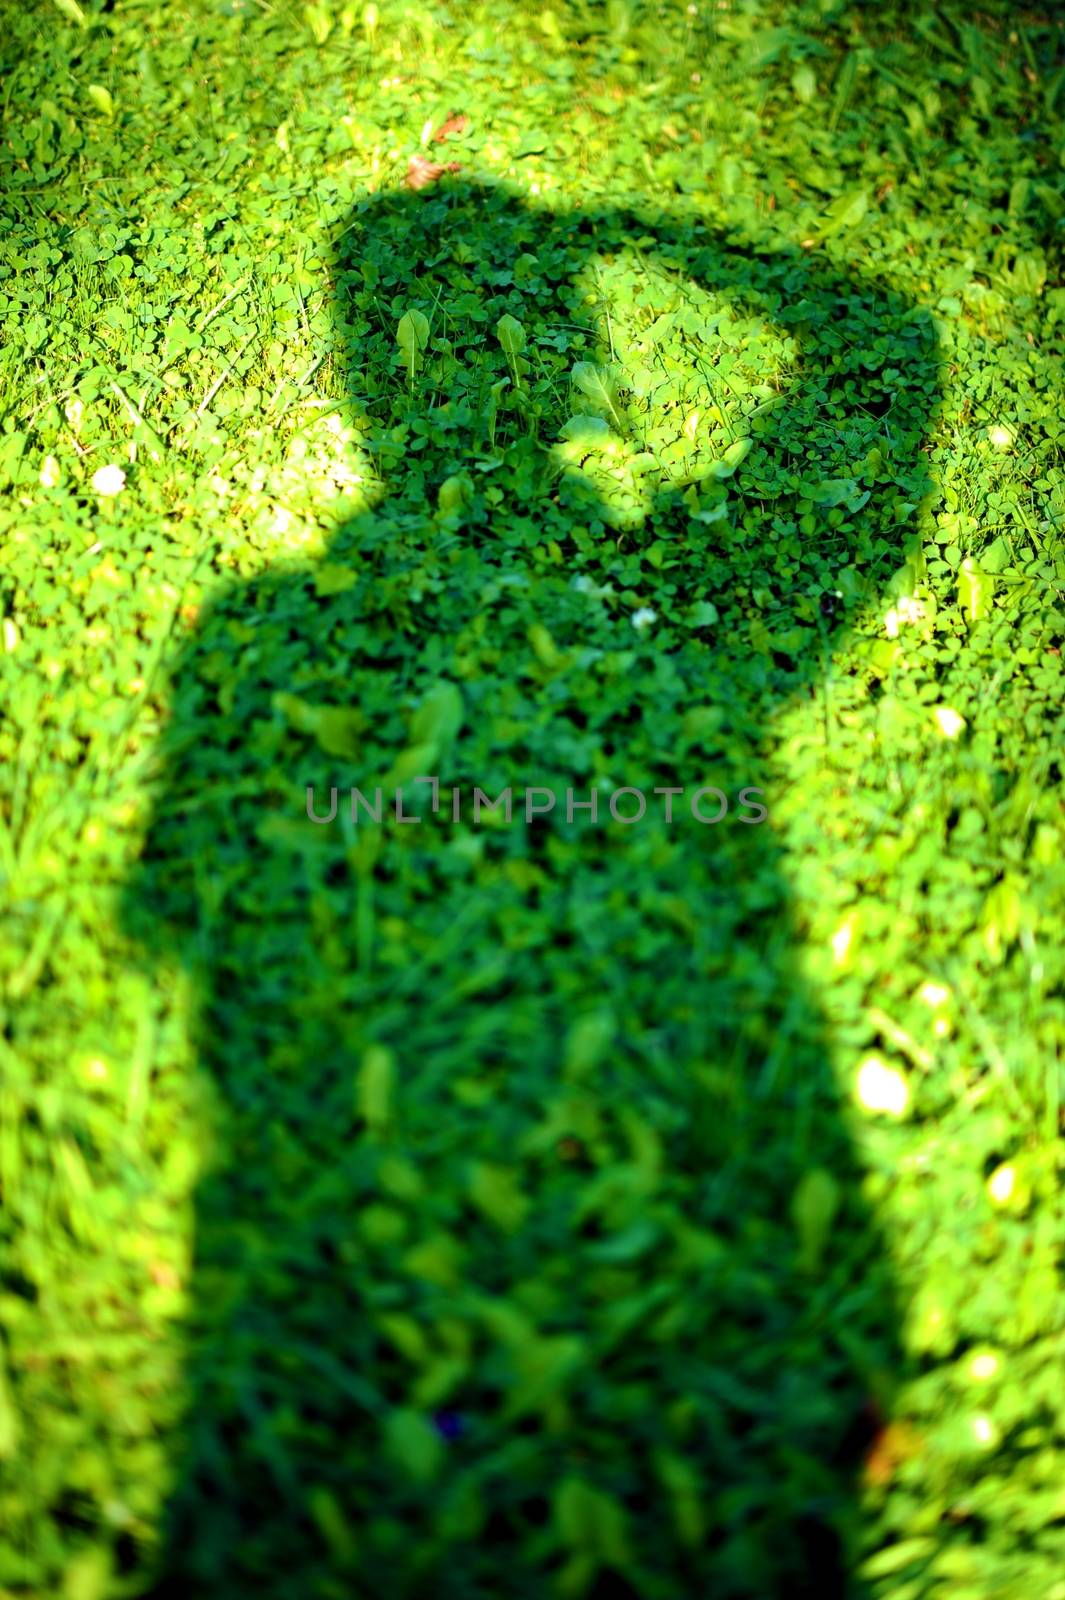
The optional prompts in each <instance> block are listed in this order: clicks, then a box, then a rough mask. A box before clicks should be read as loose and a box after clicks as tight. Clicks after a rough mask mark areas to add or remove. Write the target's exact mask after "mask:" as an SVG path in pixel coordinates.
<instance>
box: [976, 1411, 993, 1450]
mask: <svg viewBox="0 0 1065 1600" xmlns="http://www.w3.org/2000/svg"><path fill="white" fill-rule="evenodd" d="M972 1428H973V1438H974V1439H975V1440H976V1442H977V1444H979V1445H984V1446H985V1447H987V1448H992V1447H993V1446H994V1445H996V1444H997V1443H998V1440H999V1432H998V1429H997V1428H996V1427H995V1424H994V1423H993V1422H992V1420H991V1418H990V1417H988V1416H984V1415H980V1416H978V1417H974V1418H973V1420H972Z"/></svg>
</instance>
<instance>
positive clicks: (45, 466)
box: [41, 456, 62, 489]
mask: <svg viewBox="0 0 1065 1600" xmlns="http://www.w3.org/2000/svg"><path fill="white" fill-rule="evenodd" d="M61 475H62V474H61V472H60V468H59V462H58V461H57V460H56V458H55V456H45V458H44V460H43V461H42V462H41V488H42V489H54V488H55V486H56V484H57V483H58V482H59V479H60V477H61Z"/></svg>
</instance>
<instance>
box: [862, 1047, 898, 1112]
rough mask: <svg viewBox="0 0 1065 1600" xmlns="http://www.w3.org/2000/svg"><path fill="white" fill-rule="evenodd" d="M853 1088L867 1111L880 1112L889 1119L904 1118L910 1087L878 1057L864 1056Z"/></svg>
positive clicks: (893, 1068)
mask: <svg viewBox="0 0 1065 1600" xmlns="http://www.w3.org/2000/svg"><path fill="white" fill-rule="evenodd" d="M855 1087H856V1091H857V1095H858V1099H859V1101H860V1102H861V1104H862V1105H863V1106H864V1107H865V1109H866V1110H867V1111H881V1112H883V1113H884V1115H885V1116H889V1117H901V1116H905V1114H906V1109H907V1107H908V1106H909V1103H910V1086H909V1084H908V1083H907V1082H906V1079H905V1078H904V1077H903V1075H902V1073H901V1072H899V1071H898V1069H897V1068H895V1067H889V1066H888V1064H887V1062H886V1061H883V1060H882V1059H881V1057H880V1056H866V1058H865V1060H864V1061H863V1062H862V1063H861V1065H860V1066H859V1068H858V1077H857V1080H856V1085H855Z"/></svg>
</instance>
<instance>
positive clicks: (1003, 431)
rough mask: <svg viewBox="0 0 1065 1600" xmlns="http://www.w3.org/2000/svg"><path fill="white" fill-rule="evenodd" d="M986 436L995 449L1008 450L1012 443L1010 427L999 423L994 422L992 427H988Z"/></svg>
mask: <svg viewBox="0 0 1065 1600" xmlns="http://www.w3.org/2000/svg"><path fill="white" fill-rule="evenodd" d="M987 437H988V438H989V439H990V440H991V443H992V444H993V445H994V446H995V449H996V450H1008V449H1009V447H1010V445H1011V444H1012V443H1013V431H1012V429H1010V428H1004V427H1003V426H1002V424H1001V423H998V424H996V426H995V427H993V428H988V430H987Z"/></svg>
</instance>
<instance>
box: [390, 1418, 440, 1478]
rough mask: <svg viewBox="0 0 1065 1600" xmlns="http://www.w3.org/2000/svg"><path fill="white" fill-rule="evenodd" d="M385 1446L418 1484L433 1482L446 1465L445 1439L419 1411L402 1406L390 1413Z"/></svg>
mask: <svg viewBox="0 0 1065 1600" xmlns="http://www.w3.org/2000/svg"><path fill="white" fill-rule="evenodd" d="M385 1445H386V1448H387V1450H388V1453H389V1455H391V1457H392V1459H393V1460H394V1461H396V1462H397V1463H398V1464H399V1465H400V1466H401V1467H402V1468H403V1469H404V1470H405V1471H406V1472H407V1473H409V1475H410V1476H411V1477H412V1478H413V1479H414V1480H415V1482H417V1483H422V1484H424V1483H430V1482H431V1481H432V1480H433V1478H435V1477H436V1475H437V1473H438V1472H439V1470H440V1467H441V1465H442V1464H443V1459H444V1441H443V1440H442V1439H441V1437H440V1435H439V1434H438V1433H437V1431H436V1429H435V1428H434V1427H433V1425H432V1423H431V1422H430V1421H429V1419H428V1418H427V1417H424V1416H423V1415H422V1413H421V1412H420V1411H413V1410H409V1409H407V1408H406V1407H400V1408H399V1409H397V1410H395V1411H393V1412H391V1414H390V1415H389V1417H388V1420H387V1421H386V1423H385Z"/></svg>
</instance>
